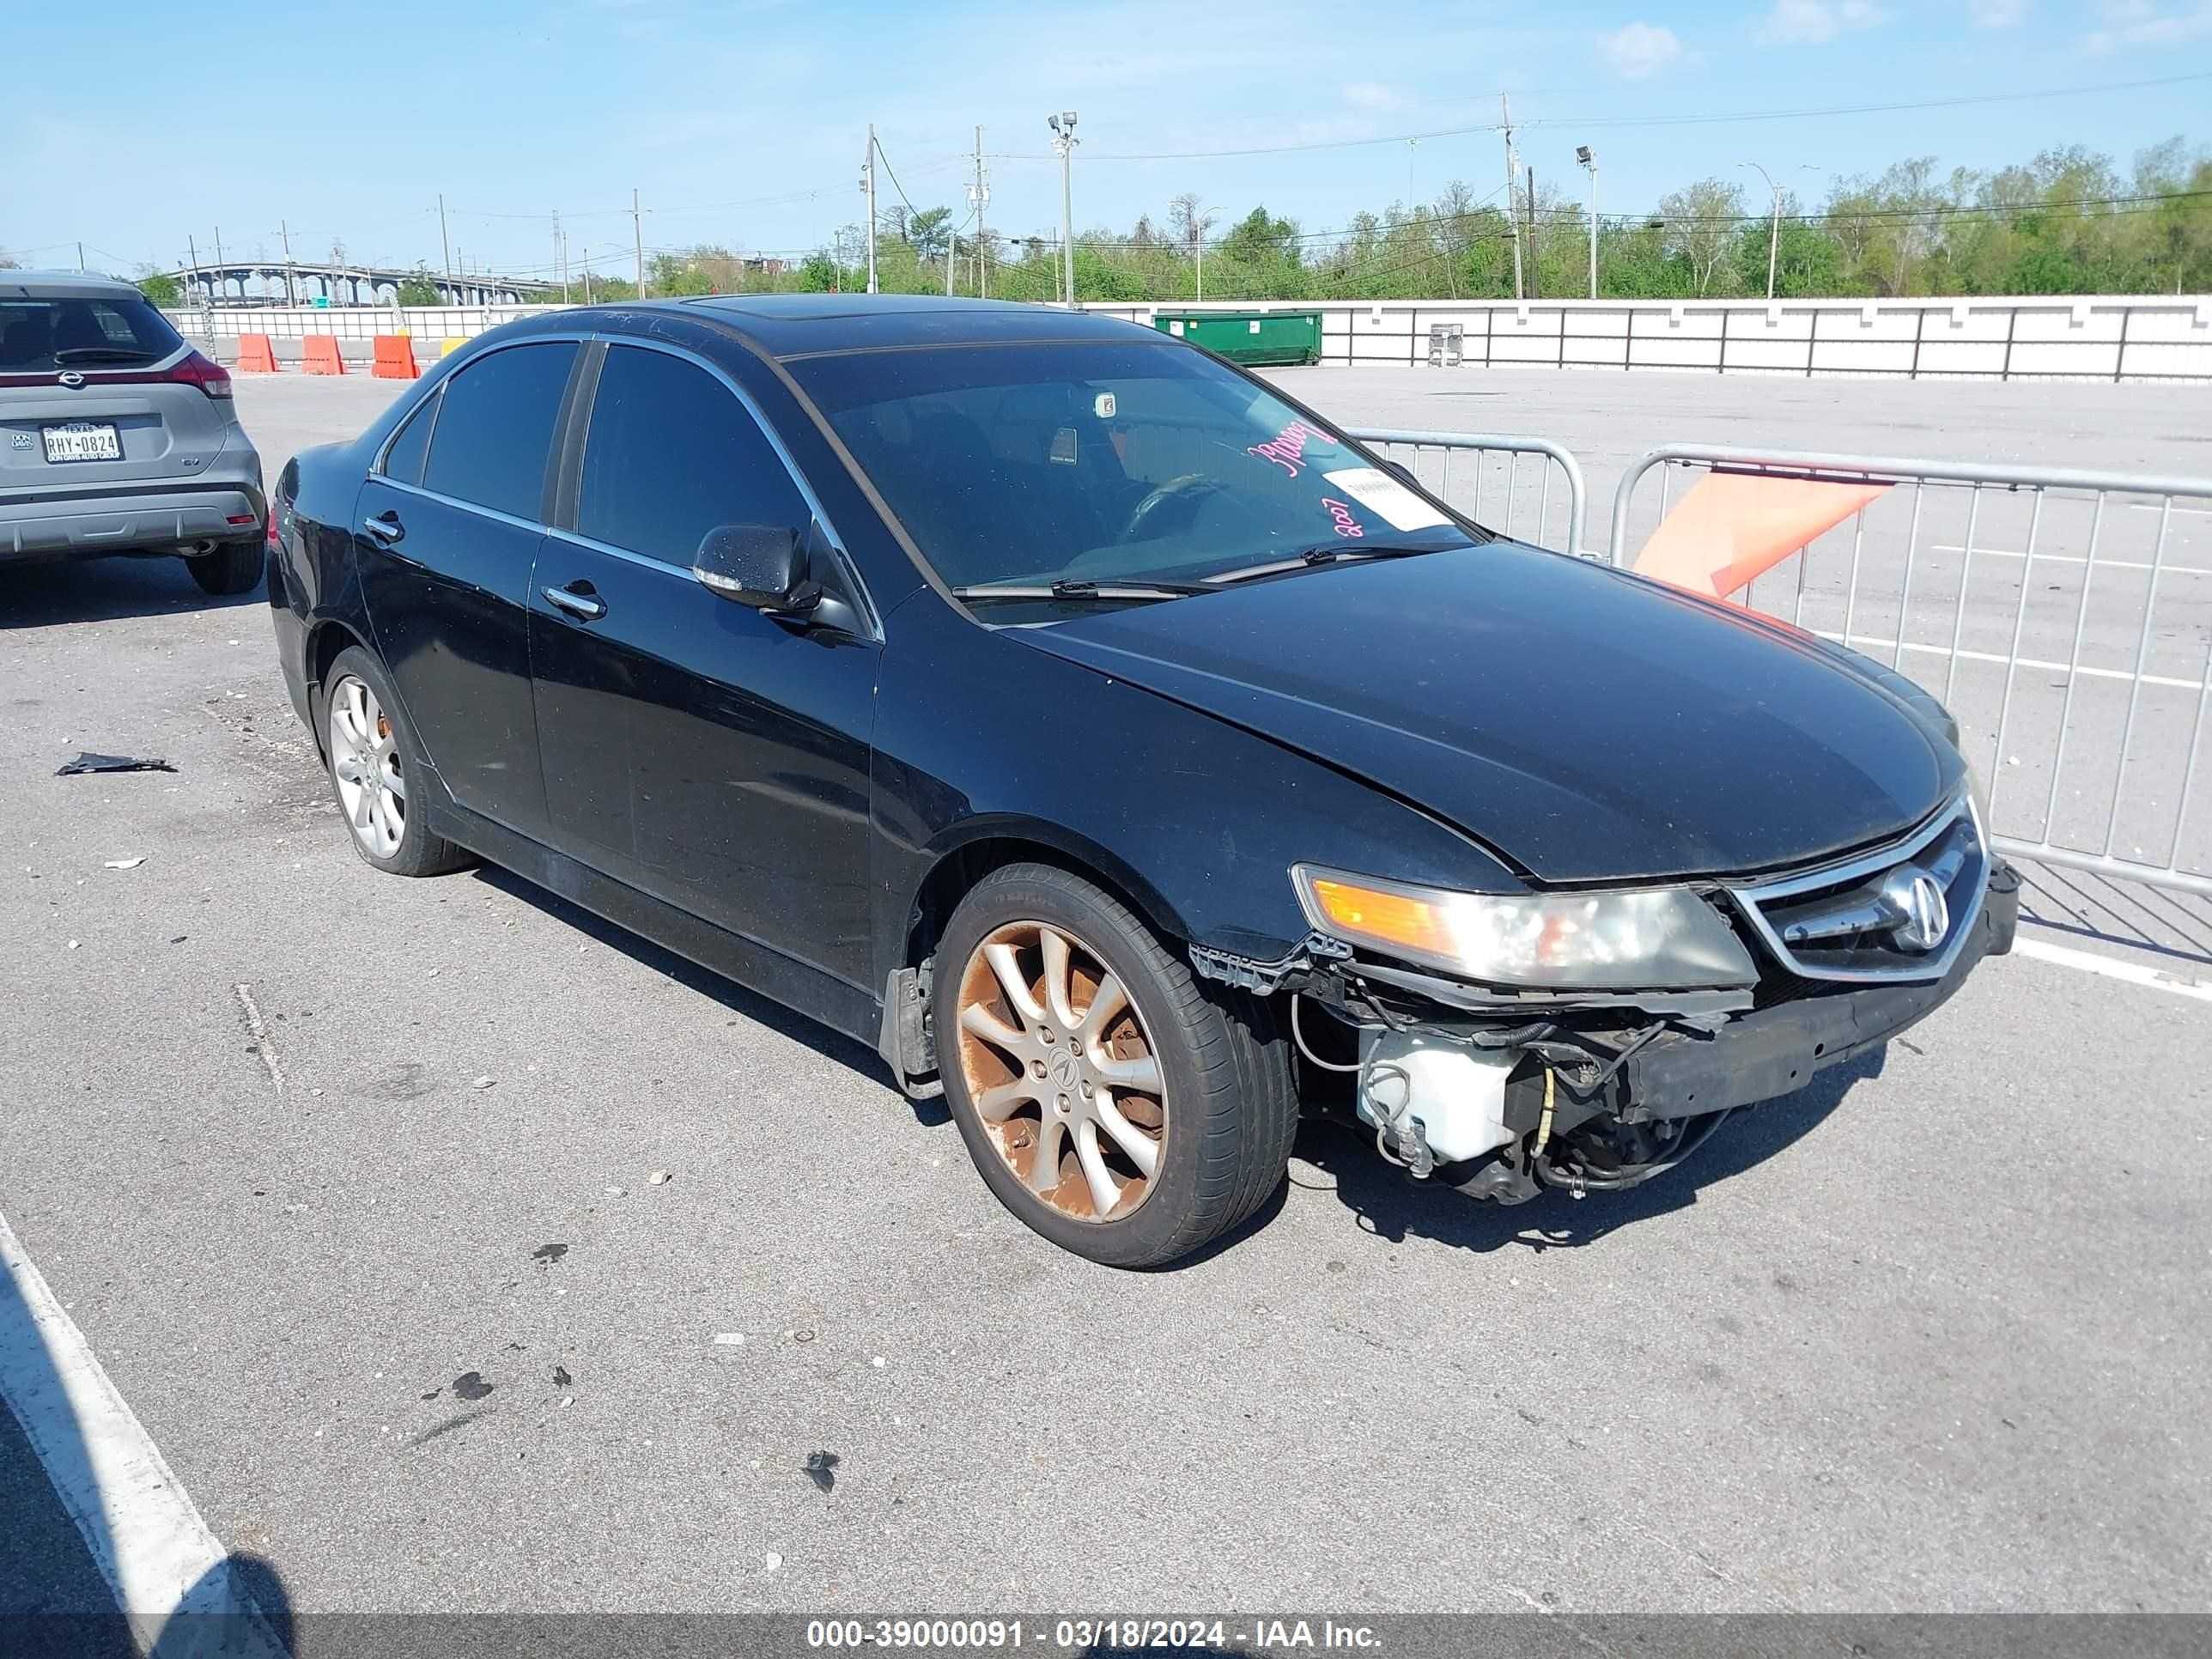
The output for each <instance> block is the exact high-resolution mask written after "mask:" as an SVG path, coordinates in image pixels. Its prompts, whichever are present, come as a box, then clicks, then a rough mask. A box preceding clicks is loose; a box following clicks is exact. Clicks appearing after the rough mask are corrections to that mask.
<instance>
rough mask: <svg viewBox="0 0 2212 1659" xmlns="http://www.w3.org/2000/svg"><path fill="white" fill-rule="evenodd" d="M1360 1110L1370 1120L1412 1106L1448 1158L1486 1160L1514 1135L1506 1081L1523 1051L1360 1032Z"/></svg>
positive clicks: (1431, 1143)
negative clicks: (1508, 1123) (1493, 1050)
mask: <svg viewBox="0 0 2212 1659" xmlns="http://www.w3.org/2000/svg"><path fill="white" fill-rule="evenodd" d="M1359 1058H1360V1062H1361V1070H1360V1076H1359V1098H1358V1111H1359V1115H1360V1116H1361V1118H1363V1119H1364V1121H1367V1122H1369V1123H1379V1122H1383V1121H1388V1120H1389V1119H1392V1118H1395V1116H1397V1115H1398V1114H1399V1113H1400V1112H1401V1110H1410V1111H1411V1112H1412V1114H1413V1116H1415V1117H1417V1118H1419V1120H1420V1121H1421V1131H1422V1133H1423V1135H1424V1136H1425V1138H1426V1139H1427V1141H1428V1143H1429V1146H1430V1147H1431V1150H1433V1151H1434V1152H1435V1153H1436V1155H1437V1157H1438V1158H1442V1159H1443V1160H1444V1161H1445V1162H1446V1163H1451V1164H1456V1163H1458V1162H1459V1161H1460V1160H1462V1158H1480V1157H1481V1156H1482V1154H1483V1153H1485V1152H1492V1151H1495V1150H1496V1149H1497V1148H1498V1147H1500V1146H1504V1144H1505V1143H1506V1142H1507V1141H1509V1140H1510V1139H1513V1136H1512V1133H1511V1132H1510V1130H1508V1129H1507V1128H1506V1127H1505V1079H1507V1077H1509V1076H1510V1075H1511V1073H1512V1071H1513V1067H1514V1065H1515V1064H1516V1060H1517V1059H1518V1056H1517V1055H1515V1054H1492V1053H1491V1052H1489V1051H1488V1050H1486V1049H1481V1048H1468V1046H1467V1045H1466V1044H1464V1043H1459V1042H1444V1041H1443V1040H1442V1039H1441V1038H1437V1037H1425V1036H1419V1034H1417V1033H1414V1032H1410V1031H1406V1032H1401V1031H1363V1032H1362V1033H1361V1034H1360V1042H1359Z"/></svg>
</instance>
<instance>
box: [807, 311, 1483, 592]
mask: <svg viewBox="0 0 2212 1659" xmlns="http://www.w3.org/2000/svg"><path fill="white" fill-rule="evenodd" d="M792 368H793V374H796V375H797V376H798V377H799V381H800V383H801V384H802V385H804V386H805V388H806V390H807V392H808V393H809V394H810V395H811V396H812V398H814V400H815V402H816V403H817V404H818V405H819V406H820V407H821V408H822V410H823V412H824V413H825V414H826V415H827V416H829V423H830V425H831V426H832V427H834V428H836V432H837V435H838V436H839V437H841V438H842V439H843V440H844V441H845V443H846V445H847V446H848V447H849V448H850V449H851V450H852V452H853V453H854V456H855V457H856V458H857V459H859V461H860V466H861V470H862V471H865V472H866V474H867V475H868V477H869V478H870V479H871V481H872V482H873V483H874V484H875V486H876V488H877V489H879V490H880V491H882V492H883V495H884V499H885V500H886V501H889V502H890V505H891V508H892V510H893V511H894V512H896V513H897V514H898V515H899V518H900V520H901V521H902V523H903V524H904V525H905V526H906V528H907V530H908V532H909V533H910V534H911V535H912V536H913V537H914V538H915V541H916V542H917V543H918V544H920V545H921V550H922V553H923V556H925V557H927V559H928V560H929V561H930V562H931V563H932V564H933V565H935V566H936V568H937V569H938V571H939V574H941V575H942V576H943V577H944V578H945V580H946V581H948V582H949V583H951V584H952V585H953V586H956V587H957V586H969V585H975V584H981V583H988V582H1006V581H1012V582H1021V583H1025V584H1042V583H1043V582H1047V581H1050V580H1063V579H1065V580H1076V581H1112V580H1135V579H1141V578H1144V577H1147V576H1149V577H1152V578H1154V579H1155V580H1204V579H1206V577H1207V576H1209V575H1212V574H1222V573H1225V572H1227V571H1230V570H1232V569H1240V568H1251V567H1252V566H1254V565H1257V564H1265V563H1268V562H1274V561H1280V560H1297V559H1300V558H1302V557H1304V556H1307V555H1309V554H1310V553H1312V552H1314V551H1316V550H1320V551H1322V552H1335V551H1337V550H1344V551H1346V552H1357V551H1361V550H1367V549H1390V550H1401V551H1403V550H1439V549H1443V548H1449V547H1463V546H1465V545H1467V544H1468V540H1469V538H1468V535H1467V533H1466V532H1464V531H1462V529H1461V528H1460V527H1459V526H1456V525H1455V524H1454V523H1453V522H1452V521H1451V520H1449V518H1448V517H1447V516H1446V515H1445V514H1443V513H1441V512H1439V511H1437V509H1436V508H1435V507H1432V506H1431V505H1430V504H1429V503H1428V502H1426V501H1424V500H1422V499H1421V498H1420V497H1419V495H1416V494H1415V493H1414V492H1413V491H1412V490H1410V489H1407V488H1406V487H1405V486H1404V484H1403V483H1401V482H1400V481H1399V480H1398V479H1397V478H1395V477H1393V476H1391V475H1390V474H1389V473H1387V472H1385V471H1383V470H1382V469H1380V468H1379V467H1376V465H1373V464H1372V463H1371V462H1370V461H1369V460H1367V459H1364V457H1362V456H1361V455H1359V454H1358V453H1356V452H1354V451H1353V450H1352V449H1351V448H1350V447H1347V446H1346V443H1345V442H1344V441H1343V440H1342V439H1341V438H1340V436H1339V435H1337V434H1336V433H1334V432H1333V431H1332V430H1330V429H1329V428H1327V427H1324V426H1322V425H1320V424H1319V423H1317V422H1312V421H1309V420H1308V419H1307V418H1306V417H1304V416H1302V415H1300V414H1299V413H1298V412H1297V410H1294V409H1292V408H1291V407H1290V406H1289V405H1288V404H1285V403H1284V402H1282V400H1281V399H1279V398H1276V397H1275V396H1274V395H1273V393H1271V392H1269V391H1268V390H1267V387H1265V386H1261V385H1259V384H1257V383H1255V382H1254V381H1252V380H1247V379H1245V378H1244V377H1243V376H1242V375H1240V374H1236V373H1234V372H1233V371H1231V370H1230V369H1227V368H1223V367H1222V366H1221V365H1220V364H1218V363H1217V362H1213V361H1212V359H1211V358H1208V357H1206V356H1201V355H1200V353H1198V352H1195V351H1190V350H1187V349H1183V348H1182V347H1180V346H1177V345H1175V344H1172V343H1168V342H1162V343H1158V344H1152V343H1114V344H1103V343H1102V344H1097V345H1083V344H1061V343H1044V344H1038V345H1021V346H1014V345H1009V346H993V347H978V348H974V349H961V348H957V347H952V348H943V349H929V350H917V351H869V352H854V353H847V354H840V355H836V356H822V357H815V358H811V359H807V360H805V361H803V362H797V363H794V364H793V366H792Z"/></svg>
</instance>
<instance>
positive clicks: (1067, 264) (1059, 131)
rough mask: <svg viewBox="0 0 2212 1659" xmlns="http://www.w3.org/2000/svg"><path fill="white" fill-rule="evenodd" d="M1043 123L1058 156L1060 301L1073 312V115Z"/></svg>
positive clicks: (1064, 112) (1070, 112)
mask: <svg viewBox="0 0 2212 1659" xmlns="http://www.w3.org/2000/svg"><path fill="white" fill-rule="evenodd" d="M1045 123H1046V125H1048V126H1049V127H1051V128H1052V134H1053V137H1052V147H1053V149H1054V150H1055V151H1057V152H1058V153H1059V155H1060V271H1061V276H1060V298H1061V301H1062V302H1063V303H1065V304H1066V307H1067V308H1068V309H1069V310H1071V311H1073V309H1074V308H1075V185H1074V182H1073V168H1072V167H1071V166H1070V161H1071V159H1072V158H1073V155H1074V154H1075V145H1076V137H1075V112H1074V111H1073V110H1072V109H1066V110H1062V111H1061V112H1060V113H1059V114H1057V115H1048V116H1047V117H1045Z"/></svg>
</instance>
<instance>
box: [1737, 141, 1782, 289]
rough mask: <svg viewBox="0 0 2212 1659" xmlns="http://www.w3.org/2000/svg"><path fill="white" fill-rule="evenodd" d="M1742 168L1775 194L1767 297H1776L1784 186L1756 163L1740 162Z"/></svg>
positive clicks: (1768, 241) (1768, 243) (1769, 228)
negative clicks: (1775, 282) (1764, 182)
mask: <svg viewBox="0 0 2212 1659" xmlns="http://www.w3.org/2000/svg"><path fill="white" fill-rule="evenodd" d="M1736 165H1737V166H1738V167H1749V168H1751V169H1752V171H1753V172H1754V173H1758V174H1759V177H1760V178H1762V179H1765V180H1766V187H1767V189H1769V190H1771V191H1773V192H1774V216H1773V217H1772V219H1771V220H1770V221H1769V222H1768V224H1767V228H1766V297H1767V298H1768V299H1770V300H1771V299H1772V298H1773V297H1774V264H1775V258H1776V256H1777V255H1778V254H1779V253H1780V252H1781V251H1782V186H1781V185H1778V184H1776V183H1775V182H1774V175H1773V174H1772V173H1769V172H1768V171H1767V170H1766V169H1765V167H1760V166H1759V163H1758V162H1756V161H1738V162H1737V163H1736Z"/></svg>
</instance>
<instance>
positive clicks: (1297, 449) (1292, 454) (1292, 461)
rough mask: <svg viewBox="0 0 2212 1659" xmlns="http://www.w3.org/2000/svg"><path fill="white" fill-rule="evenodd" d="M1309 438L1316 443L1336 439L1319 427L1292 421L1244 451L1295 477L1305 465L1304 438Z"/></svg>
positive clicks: (1326, 442)
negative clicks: (1270, 436)
mask: <svg viewBox="0 0 2212 1659" xmlns="http://www.w3.org/2000/svg"><path fill="white" fill-rule="evenodd" d="M1309 438H1310V439H1312V440H1313V441H1314V442H1316V443H1317V444H1333V443H1334V442H1335V441H1336V440H1335V439H1334V438H1332V437H1330V436H1329V435H1328V433H1326V432H1323V431H1322V429H1321V428H1319V427H1316V426H1308V425H1307V424H1306V423H1305V422H1304V421H1292V422H1291V423H1290V424H1289V425H1288V426H1286V427H1285V428H1283V429H1282V430H1281V431H1280V432H1278V433H1277V434H1276V435H1274V436H1273V437H1272V438H1270V439H1268V440H1267V442H1266V443H1263V444H1254V445H1252V446H1251V447H1249V448H1248V449H1246V450H1245V452H1244V453H1246V454H1247V455H1257V456H1259V457H1260V458H1261V459H1263V460H1270V461H1273V463H1274V464H1275V465H1277V466H1279V467H1280V468H1282V469H1283V471H1285V472H1287V473H1289V474H1290V475H1291V477H1293V478H1295V477H1297V476H1298V473H1299V471H1300V470H1301V469H1303V468H1304V465H1305V457H1306V440H1307V439H1309Z"/></svg>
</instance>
